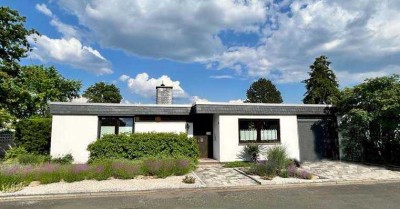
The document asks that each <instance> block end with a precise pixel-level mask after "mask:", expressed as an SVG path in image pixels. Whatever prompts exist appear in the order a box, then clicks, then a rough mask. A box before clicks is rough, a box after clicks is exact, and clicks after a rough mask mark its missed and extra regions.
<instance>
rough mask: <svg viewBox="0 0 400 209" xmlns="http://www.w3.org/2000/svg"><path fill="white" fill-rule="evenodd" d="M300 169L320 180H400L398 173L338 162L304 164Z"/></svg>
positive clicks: (380, 168) (374, 167) (381, 168)
mask: <svg viewBox="0 0 400 209" xmlns="http://www.w3.org/2000/svg"><path fill="white" fill-rule="evenodd" d="M302 167H303V168H304V169H306V170H308V171H310V172H311V173H313V174H316V175H318V176H320V177H321V178H325V179H332V180H392V179H399V180H400V172H399V171H391V170H388V169H385V168H383V167H376V166H366V165H359V164H353V163H347V162H340V161H320V162H312V163H308V162H306V163H304V164H303V165H302Z"/></svg>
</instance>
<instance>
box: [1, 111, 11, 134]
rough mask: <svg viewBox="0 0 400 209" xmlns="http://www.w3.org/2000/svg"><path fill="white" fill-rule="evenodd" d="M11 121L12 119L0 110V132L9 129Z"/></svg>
mask: <svg viewBox="0 0 400 209" xmlns="http://www.w3.org/2000/svg"><path fill="white" fill-rule="evenodd" d="M13 119H14V118H13V117H12V116H11V115H10V114H9V113H8V112H7V111H6V110H5V109H0V131H1V130H3V129H9V128H10V126H11V123H12V121H13Z"/></svg>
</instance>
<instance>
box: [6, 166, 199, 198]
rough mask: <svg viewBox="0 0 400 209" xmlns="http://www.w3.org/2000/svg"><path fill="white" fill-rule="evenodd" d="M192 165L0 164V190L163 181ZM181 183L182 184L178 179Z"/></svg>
mask: <svg viewBox="0 0 400 209" xmlns="http://www.w3.org/2000/svg"><path fill="white" fill-rule="evenodd" d="M193 168H194V164H193V162H192V161H191V160H189V159H186V158H146V159H143V160H134V161H129V160H99V161H96V162H93V163H91V164H74V165H61V164H56V163H44V164H40V165H19V164H11V165H7V164H4V165H1V166H0V191H6V192H14V191H18V190H21V189H22V188H24V187H25V186H28V185H29V184H31V182H38V183H39V184H50V183H56V182H76V181H83V180H98V181H100V180H107V179H134V178H136V177H138V176H153V177H158V178H165V177H168V176H172V175H177V176H180V175H185V174H187V173H189V172H190V171H192V170H193ZM180 178H181V181H182V177H180Z"/></svg>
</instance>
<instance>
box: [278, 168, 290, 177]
mask: <svg viewBox="0 0 400 209" xmlns="http://www.w3.org/2000/svg"><path fill="white" fill-rule="evenodd" d="M278 176H280V177H282V178H289V172H288V170H287V169H283V170H280V171H279V173H278Z"/></svg>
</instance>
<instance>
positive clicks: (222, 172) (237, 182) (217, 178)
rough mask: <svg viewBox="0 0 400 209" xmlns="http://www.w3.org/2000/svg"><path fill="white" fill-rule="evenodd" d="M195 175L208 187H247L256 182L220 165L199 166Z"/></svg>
mask: <svg viewBox="0 0 400 209" xmlns="http://www.w3.org/2000/svg"><path fill="white" fill-rule="evenodd" d="M195 173H196V175H197V176H198V177H199V178H200V179H201V180H202V181H203V182H204V183H205V184H206V185H207V186H208V187H226V186H248V185H256V184H257V182H255V181H254V180H252V179H251V178H249V177H247V176H245V175H243V174H241V173H239V172H238V171H236V170H235V169H233V168H224V167H222V166H221V165H200V166H199V167H198V168H197V169H196V171H195Z"/></svg>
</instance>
